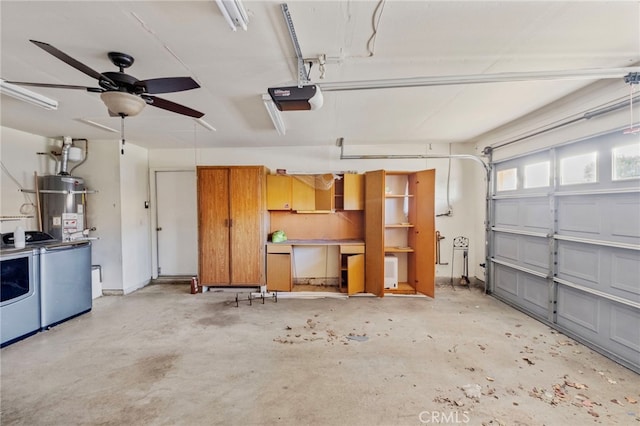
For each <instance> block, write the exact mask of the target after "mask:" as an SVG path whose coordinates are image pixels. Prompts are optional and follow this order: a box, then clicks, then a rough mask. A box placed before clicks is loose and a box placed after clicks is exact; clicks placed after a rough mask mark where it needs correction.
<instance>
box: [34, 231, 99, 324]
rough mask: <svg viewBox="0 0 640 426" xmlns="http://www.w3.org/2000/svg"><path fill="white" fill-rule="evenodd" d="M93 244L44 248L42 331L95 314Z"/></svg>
mask: <svg viewBox="0 0 640 426" xmlns="http://www.w3.org/2000/svg"><path fill="white" fill-rule="evenodd" d="M92 306H93V298H92V286H91V242H90V241H86V240H79V241H71V242H57V243H47V244H45V245H43V246H41V247H40V328H41V329H42V330H46V329H48V328H51V327H53V326H54V325H56V324H59V323H61V322H63V321H66V320H68V319H70V318H73V317H75V316H78V315H80V314H83V313H85V312H88V311H90V310H91V308H92Z"/></svg>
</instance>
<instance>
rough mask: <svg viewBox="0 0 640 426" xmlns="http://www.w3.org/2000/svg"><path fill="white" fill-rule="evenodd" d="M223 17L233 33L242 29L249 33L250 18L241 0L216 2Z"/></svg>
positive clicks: (219, 0)
mask: <svg viewBox="0 0 640 426" xmlns="http://www.w3.org/2000/svg"><path fill="white" fill-rule="evenodd" d="M216 3H218V7H219V8H220V12H222V16H224V19H225V21H227V24H229V26H230V27H231V29H232V30H233V31H235V30H236V29H237V28H242V29H243V30H245V31H247V24H248V23H249V16H248V15H247V11H246V10H245V8H244V6H243V5H242V2H241V1H240V0H216Z"/></svg>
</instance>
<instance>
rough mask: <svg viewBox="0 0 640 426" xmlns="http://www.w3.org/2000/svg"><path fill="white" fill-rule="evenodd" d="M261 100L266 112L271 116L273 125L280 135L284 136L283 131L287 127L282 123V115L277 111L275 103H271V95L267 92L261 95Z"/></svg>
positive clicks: (285, 130)
mask: <svg viewBox="0 0 640 426" xmlns="http://www.w3.org/2000/svg"><path fill="white" fill-rule="evenodd" d="M262 102H264V107H265V108H266V109H267V112H268V113H269V118H271V122H272V123H273V127H275V128H276V131H277V132H278V134H279V135H280V136H284V135H285V133H286V132H287V129H286V127H285V125H284V121H283V120H282V115H281V114H280V111H278V108H277V107H276V104H275V103H273V100H271V96H269V95H267V94H264V95H262Z"/></svg>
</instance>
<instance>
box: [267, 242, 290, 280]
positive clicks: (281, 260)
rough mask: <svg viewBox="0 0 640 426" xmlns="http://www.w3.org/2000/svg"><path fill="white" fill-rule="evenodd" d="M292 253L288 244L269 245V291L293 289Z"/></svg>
mask: <svg viewBox="0 0 640 426" xmlns="http://www.w3.org/2000/svg"><path fill="white" fill-rule="evenodd" d="M291 254H292V247H291V246H290V245H288V244H269V245H267V291H291V288H292V273H291Z"/></svg>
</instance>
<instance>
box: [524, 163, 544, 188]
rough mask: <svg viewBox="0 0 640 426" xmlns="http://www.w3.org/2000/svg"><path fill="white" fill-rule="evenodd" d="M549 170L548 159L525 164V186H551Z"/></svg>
mask: <svg viewBox="0 0 640 426" xmlns="http://www.w3.org/2000/svg"><path fill="white" fill-rule="evenodd" d="M549 170H550V169H549V162H548V161H543V162H541V163H534V164H527V165H526V166H524V187H525V188H542V187H545V186H549Z"/></svg>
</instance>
